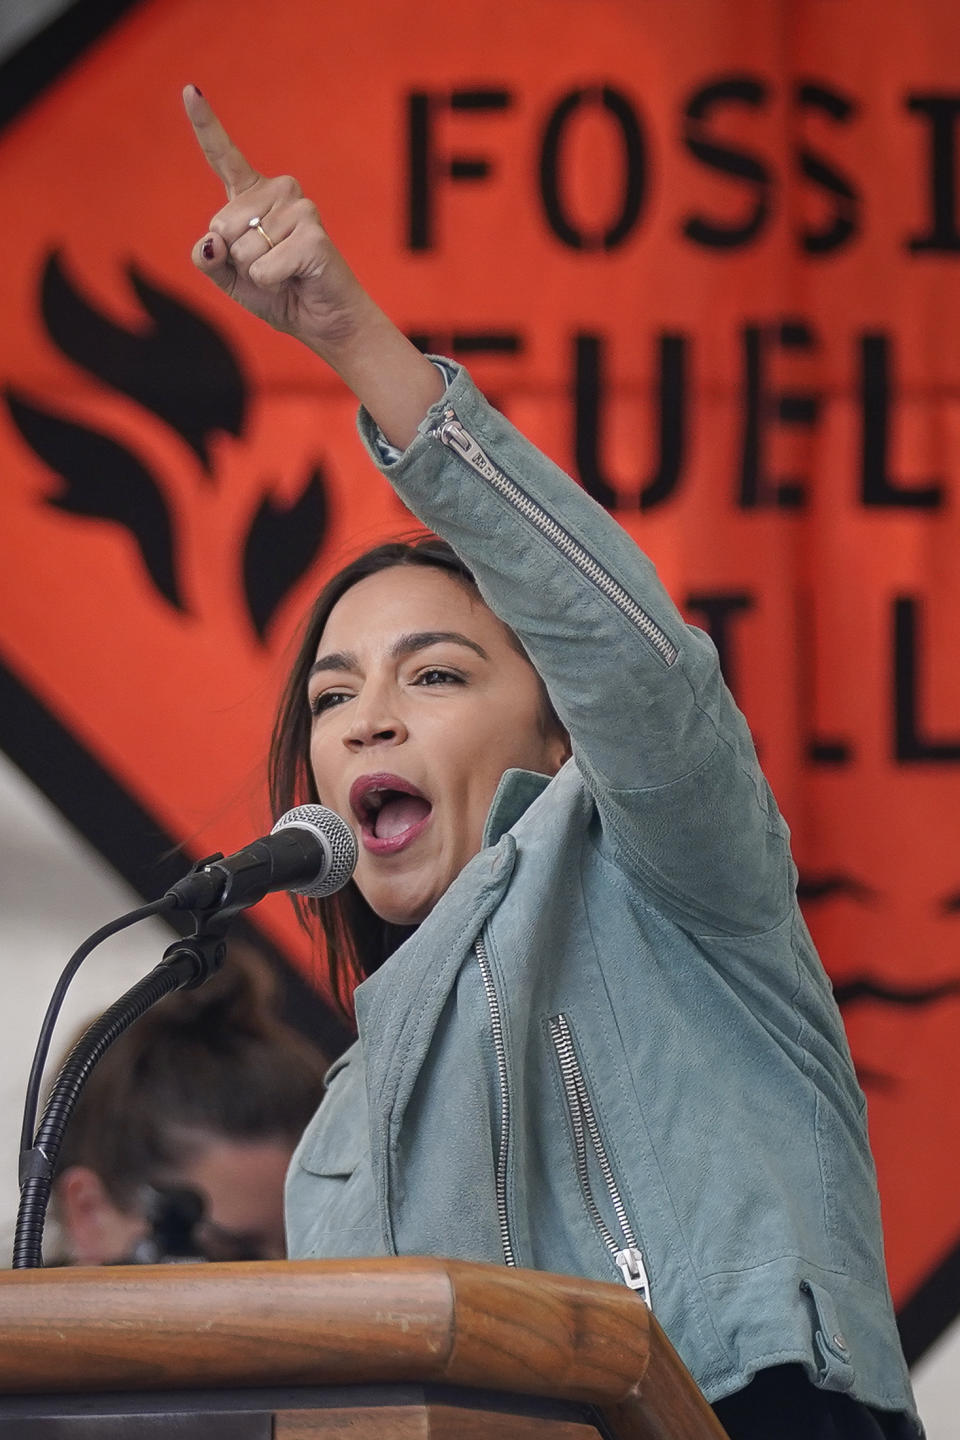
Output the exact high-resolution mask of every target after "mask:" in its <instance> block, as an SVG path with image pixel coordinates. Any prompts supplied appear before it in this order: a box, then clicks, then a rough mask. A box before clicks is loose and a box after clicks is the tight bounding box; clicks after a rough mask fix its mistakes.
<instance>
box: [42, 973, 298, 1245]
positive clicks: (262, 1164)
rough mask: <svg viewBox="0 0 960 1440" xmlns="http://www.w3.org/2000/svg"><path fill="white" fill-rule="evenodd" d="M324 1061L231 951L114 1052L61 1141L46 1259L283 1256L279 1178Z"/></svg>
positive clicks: (267, 982) (270, 987) (264, 981)
mask: <svg viewBox="0 0 960 1440" xmlns="http://www.w3.org/2000/svg"><path fill="white" fill-rule="evenodd" d="M325 1068H326V1062H325V1060H324V1058H323V1056H322V1055H321V1054H320V1052H319V1051H318V1050H317V1049H316V1048H315V1047H314V1046H313V1045H311V1044H310V1043H309V1042H308V1041H307V1040H306V1039H305V1038H304V1037H303V1036H301V1035H300V1034H299V1033H298V1032H297V1031H295V1030H294V1029H292V1028H291V1027H290V1026H289V1025H287V1024H286V1023H285V1022H284V1021H282V1020H281V1019H280V1016H279V1013H278V1009H277V996H276V983H275V980H274V977H273V976H272V974H271V973H270V971H269V970H268V969H267V967H266V965H265V963H264V962H263V961H261V960H259V959H258V958H257V957H256V956H255V955H254V954H253V953H252V952H249V951H246V950H241V948H240V947H233V948H231V949H230V950H228V954H227V960H226V962H225V964H224V966H223V969H222V970H220V971H219V972H218V973H217V974H216V975H214V976H213V977H212V979H210V980H209V981H207V983H206V984H205V985H203V986H202V987H200V988H199V989H197V990H181V991H179V992H177V993H176V994H174V995H170V996H167V997H166V998H165V999H164V1000H162V1001H160V1003H159V1004H157V1005H156V1006H155V1007H154V1008H153V1009H152V1010H151V1011H149V1012H148V1013H147V1014H146V1015H144V1016H143V1017H141V1019H139V1020H138V1021H137V1022H136V1023H135V1024H134V1025H132V1026H131V1028H130V1029H129V1030H127V1031H126V1032H125V1033H124V1034H123V1035H122V1036H121V1037H120V1038H119V1039H118V1040H117V1041H116V1042H115V1043H114V1044H113V1045H112V1046H111V1048H110V1050H109V1051H108V1052H107V1054H106V1055H105V1056H104V1058H103V1059H102V1060H101V1061H100V1063H99V1064H98V1065H97V1067H96V1069H95V1070H94V1072H93V1074H92V1076H91V1077H90V1079H89V1081H88V1082H87V1085H86V1086H85V1088H84V1090H83V1093H82V1095H81V1097H80V1100H79V1102H78V1104H77V1108H76V1110H75V1111H74V1114H73V1117H72V1118H71V1121H70V1124H69V1126H68V1127H67V1130H66V1134H65V1136H64V1141H63V1146H62V1149H61V1152H60V1158H59V1163H58V1166H57V1177H56V1180H55V1182H54V1188H53V1196H52V1201H51V1216H52V1218H53V1220H54V1221H55V1223H56V1228H57V1230H58V1231H59V1243H58V1244H57V1245H56V1249H55V1251H54V1263H57V1262H58V1261H59V1263H63V1264H72V1265H108V1264H118V1263H127V1262H138V1261H140V1262H143V1261H147V1262H148V1261H152V1260H162V1259H179V1258H183V1259H186V1258H194V1259H206V1260H257V1259H276V1258H282V1257H283V1255H284V1254H285V1243H284V1225H283V1183H284V1176H285V1173H286V1169H287V1164H288V1162H289V1159H290V1155H291V1153H292V1151H293V1148H294V1146H295V1144H296V1142H297V1140H298V1139H299V1137H300V1134H301V1132H302V1131H303V1129H304V1127H305V1126H306V1124H307V1122H308V1120H309V1119H310V1118H311V1116H312V1115H313V1113H314V1111H315V1110H316V1108H317V1105H318V1103H319V1100H320V1097H321V1094H322V1091H323V1083H322V1076H323V1073H324V1070H325Z"/></svg>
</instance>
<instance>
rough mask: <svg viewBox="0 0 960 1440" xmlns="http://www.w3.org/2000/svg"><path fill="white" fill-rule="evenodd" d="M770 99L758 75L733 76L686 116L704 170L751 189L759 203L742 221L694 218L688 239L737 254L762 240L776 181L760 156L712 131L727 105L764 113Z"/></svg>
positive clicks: (697, 96) (687, 133)
mask: <svg viewBox="0 0 960 1440" xmlns="http://www.w3.org/2000/svg"><path fill="white" fill-rule="evenodd" d="M768 99H769V91H768V89H767V86H766V85H765V84H764V83H763V81H762V80H758V79H757V78H756V77H755V76H753V75H728V76H725V77H723V78H722V79H719V80H714V81H713V82H712V83H711V84H709V85H704V86H703V87H702V88H701V89H700V90H697V91H696V92H695V93H694V94H693V95H692V96H691V97H690V99H689V100H688V101H687V104H686V108H685V110H684V128H683V141H684V144H685V145H686V147H687V149H688V150H689V151H690V154H691V155H692V156H693V157H694V159H695V160H699V161H700V162H701V164H703V165H707V166H709V167H710V169H711V170H717V171H719V172H720V173H721V174H722V175H730V176H732V177H733V178H734V179H735V180H736V181H737V182H742V183H744V184H745V185H746V188H747V190H748V192H749V193H750V194H751V195H752V197H753V203H752V205H751V206H750V207H749V209H748V210H747V212H746V213H745V214H744V216H743V218H742V219H741V220H734V221H723V220H717V219H712V218H710V217H709V216H706V215H690V216H688V218H687V219H686V220H685V221H684V222H683V233H684V235H686V237H687V239H688V240H692V241H693V242H694V243H695V244H697V245H705V246H707V247H708V248H710V249H714V250H731V249H734V248H735V247H736V246H738V245H748V244H750V242H751V241H753V240H756V239H757V237H758V236H759V235H760V233H761V231H762V230H763V228H764V226H765V225H766V223H767V221H768V220H769V218H770V212H771V209H772V203H773V178H772V176H771V174H770V170H769V168H768V166H767V165H766V164H765V162H764V161H763V160H762V159H761V158H760V156H759V155H755V154H753V153H752V152H751V151H749V150H739V149H734V148H733V146H732V145H729V144H727V143H721V142H720V141H718V140H717V139H716V138H715V137H714V135H713V133H712V132H711V130H710V128H709V122H710V120H711V118H712V116H713V114H714V112H715V111H717V110H719V109H721V108H722V107H723V106H725V105H746V106H749V107H750V108H751V109H753V110H760V109H762V108H763V106H764V105H766V103H767V100H768Z"/></svg>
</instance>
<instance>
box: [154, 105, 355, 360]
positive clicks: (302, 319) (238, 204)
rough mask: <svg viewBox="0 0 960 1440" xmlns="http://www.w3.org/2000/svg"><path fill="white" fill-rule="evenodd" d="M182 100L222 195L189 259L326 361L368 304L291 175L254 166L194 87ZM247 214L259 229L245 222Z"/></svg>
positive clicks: (245, 303)
mask: <svg viewBox="0 0 960 1440" xmlns="http://www.w3.org/2000/svg"><path fill="white" fill-rule="evenodd" d="M183 103H184V106H185V108H186V112H187V115H188V117H189V120H190V123H191V124H192V126H193V130H194V134H195V135H196V137H197V140H198V142H199V144H200V148H201V150H202V151H203V153H204V155H205V156H206V157H207V160H208V161H209V163H210V167H211V169H212V170H213V171H214V173H215V174H216V175H218V176H219V178H220V179H221V180H222V181H223V184H224V186H225V188H226V192H227V203H226V205H224V207H223V209H222V210H218V211H217V213H216V215H214V217H213V219H212V220H211V221H210V228H209V232H208V234H207V235H205V236H204V238H203V239H202V240H198V241H197V243H196V245H195V246H194V247H193V263H194V264H195V265H196V267H197V269H198V270H202V271H203V273H204V274H205V275H208V276H209V277H210V279H211V280H213V281H214V283H215V284H216V285H219V287H220V289H221V290H223V291H225V292H226V294H228V295H229V296H230V297H231V299H233V300H236V301H237V302H238V304H240V305H243V306H244V308H245V309H247V310H249V311H251V312H252V314H254V315H256V316H258V317H259V318H260V319H261V320H266V321H267V323H268V324H269V325H272V326H273V327H274V329H276V330H283V331H286V332H287V333H288V334H291V335H295V336H296V337H297V338H298V339H300V340H303V341H304V342H305V343H306V344H307V345H309V346H310V348H311V349H313V350H316V351H317V353H318V354H321V355H325V358H327V356H326V352H328V351H331V350H335V349H336V347H337V346H338V345H339V344H340V343H342V342H343V341H344V340H345V339H347V338H348V337H349V336H350V334H351V333H352V332H353V331H354V329H355V327H356V325H357V323H358V322H359V321H360V320H361V318H362V317H363V315H364V313H365V311H366V309H367V307H368V306H369V305H370V304H371V303H372V302H370V301H369V299H368V297H367V295H366V293H365V291H364V290H363V288H362V286H361V285H360V283H359V281H358V280H357V279H356V277H355V275H354V274H353V273H352V271H351V270H350V267H349V266H348V265H347V263H346V261H345V260H344V259H343V256H342V255H341V254H340V253H339V251H338V250H337V249H336V247H335V246H334V245H333V244H332V242H331V240H330V238H329V236H328V235H327V233H326V231H325V230H324V228H323V226H322V225H321V223H320V216H319V215H318V214H317V210H316V207H315V206H314V205H313V203H312V202H311V201H310V200H307V199H306V198H305V196H304V194H303V191H302V190H301V189H300V186H299V185H298V184H297V182H296V180H294V179H293V178H292V176H290V175H280V176H275V177H272V178H270V177H267V176H264V175H260V174H259V173H258V172H257V171H256V170H254V168H253V166H252V165H251V164H250V163H249V161H248V160H247V159H246V158H245V157H244V156H243V155H242V154H241V152H240V151H239V150H238V149H237V147H236V145H234V143H233V141H232V140H231V139H230V137H229V135H228V134H227V132H226V131H225V130H224V128H223V126H222V125H221V124H220V121H219V120H218V119H217V117H216V115H215V114H214V112H213V109H212V108H211V106H210V105H209V103H208V102H207V101H206V100H205V99H204V97H203V95H202V94H201V92H200V91H199V90H198V89H197V88H196V86H195V85H188V86H187V87H186V88H185V90H184V92H183ZM254 219H257V220H258V221H259V225H260V229H257V228H256V227H251V221H252V220H254ZM265 237H269V238H265Z"/></svg>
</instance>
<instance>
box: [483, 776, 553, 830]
mask: <svg viewBox="0 0 960 1440" xmlns="http://www.w3.org/2000/svg"><path fill="white" fill-rule="evenodd" d="M549 784H550V776H549V775H540V774H538V773H537V771H535V770H505V771H504V773H503V776H502V778H501V780H500V784H499V785H498V786H497V789H496V793H495V794H494V797H493V801H492V803H491V806H490V809H489V811H488V812H487V821H486V824H485V825H484V827H483V840H482V841H481V844H482V845H483V846H484V847H486V846H487V845H496V843H497V841H498V840H499V839H500V838H501V836H503V835H505V834H506V832H507V831H508V830H510V829H512V827H513V826H514V825H516V823H517V821H518V820H519V819H520V816H521V815H522V814H523V813H524V811H525V810H526V809H528V807H529V806H530V805H532V804H533V802H534V800H536V799H537V797H538V796H539V795H542V794H543V792H544V790H546V788H547V786H548V785H549Z"/></svg>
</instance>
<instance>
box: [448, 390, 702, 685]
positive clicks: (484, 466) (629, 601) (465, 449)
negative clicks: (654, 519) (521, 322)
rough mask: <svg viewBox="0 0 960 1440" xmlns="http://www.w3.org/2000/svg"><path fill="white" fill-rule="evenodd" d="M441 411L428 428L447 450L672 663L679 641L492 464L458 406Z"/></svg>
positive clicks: (562, 528) (534, 501)
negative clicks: (438, 420)
mask: <svg viewBox="0 0 960 1440" xmlns="http://www.w3.org/2000/svg"><path fill="white" fill-rule="evenodd" d="M443 415H444V418H443V420H442V422H441V423H440V424H439V425H438V426H437V427H436V428H435V429H434V430H433V431H431V434H432V435H434V436H435V437H436V438H437V439H438V440H439V441H440V443H441V444H442V445H445V446H446V447H447V449H448V450H452V451H453V452H454V453H455V454H456V455H459V456H460V458H461V460H463V461H465V462H466V464H467V465H469V466H470V468H471V469H472V470H475V471H476V473H477V474H478V475H482V476H483V478H484V480H486V481H487V482H488V484H489V485H490V486H491V488H492V489H494V490H496V492H497V494H498V495H502V496H503V498H504V499H505V500H507V501H509V503H510V504H511V505H512V506H513V508H514V509H515V510H516V511H517V512H518V513H519V514H520V515H522V516H523V518H524V519H525V520H527V521H529V523H530V524H531V525H532V526H533V527H534V529H535V530H539V532H540V534H541V535H543V536H544V537H545V538H546V539H547V540H549V541H550V544H551V545H553V547H554V548H555V549H556V550H559V552H560V554H561V555H563V556H564V558H565V559H566V560H568V561H569V562H570V564H571V565H573V566H574V567H575V568H576V569H577V570H579V571H580V573H581V575H584V576H585V577H586V578H587V579H588V580H589V581H591V583H592V584H594V585H595V586H596V587H597V589H598V590H599V591H600V592H601V593H602V594H603V595H605V596H606V597H607V599H608V600H610V601H612V603H613V604H614V605H615V606H616V607H617V609H618V610H619V611H620V612H621V614H623V615H625V616H626V617H627V619H628V620H629V621H630V622H631V624H633V625H634V626H635V627H636V628H637V630H639V632H640V634H641V635H643V636H644V638H645V639H646V640H647V641H649V643H650V644H651V645H652V646H653V649H654V651H655V652H656V654H657V655H658V656H659V657H660V659H661V660H662V661H663V663H664V665H668V666H669V665H672V664H673V663H674V661H675V660H676V658H677V647H676V645H674V643H673V641H672V640H671V639H670V637H669V635H667V634H666V632H665V631H664V630H663V629H662V627H661V626H659V625H658V624H657V622H656V621H655V620H654V619H653V617H652V616H650V615H648V614H647V612H646V610H644V609H643V607H642V606H641V605H638V604H637V602H636V600H634V598H633V596H632V595H631V594H630V593H629V592H628V591H627V590H625V589H624V588H623V586H622V585H621V584H620V582H619V581H618V580H615V579H614V578H613V576H612V575H611V574H610V572H609V571H608V570H607V569H605V567H604V566H603V565H601V564H600V562H599V560H597V559H596V558H595V557H594V556H593V555H591V554H590V552H589V550H587V549H586V548H585V547H584V546H583V545H581V543H580V541H579V540H577V539H575V538H574V536H573V535H571V534H570V532H569V530H566V529H565V528H564V527H563V526H562V525H561V524H560V523H559V521H557V520H555V519H554V518H553V516H552V515H551V514H550V512H549V511H548V510H545V509H544V508H543V506H542V505H540V504H539V503H538V502H537V501H536V500H534V498H533V496H532V495H528V494H527V492H526V490H524V489H523V487H522V486H521V485H518V484H517V482H516V481H515V480H512V479H511V478H510V477H509V476H508V475H505V474H504V472H503V471H502V470H500V469H498V467H497V466H496V465H494V463H493V461H492V460H491V459H490V458H489V457H488V456H487V455H486V454H485V452H484V451H483V449H482V448H481V446H480V445H479V444H478V443H477V441H476V440H475V439H474V438H473V436H472V435H471V434H470V432H469V430H467V429H465V427H464V426H463V425H462V424H461V422H460V421H459V420H458V419H457V415H456V412H455V411H454V410H453V409H452V408H450V407H448V408H447V409H446V410H445V411H444V412H443ZM570 483H571V484H572V483H573V482H572V481H571V482H570Z"/></svg>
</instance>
